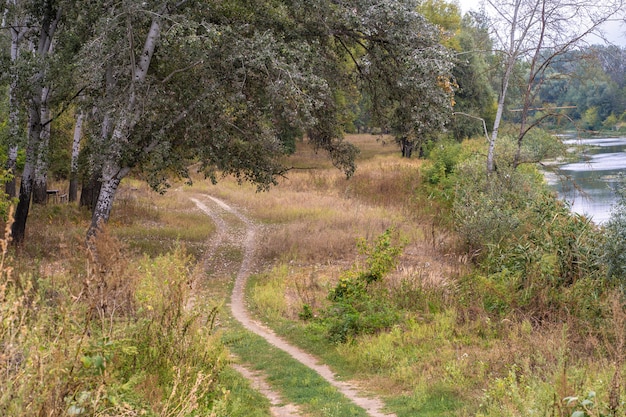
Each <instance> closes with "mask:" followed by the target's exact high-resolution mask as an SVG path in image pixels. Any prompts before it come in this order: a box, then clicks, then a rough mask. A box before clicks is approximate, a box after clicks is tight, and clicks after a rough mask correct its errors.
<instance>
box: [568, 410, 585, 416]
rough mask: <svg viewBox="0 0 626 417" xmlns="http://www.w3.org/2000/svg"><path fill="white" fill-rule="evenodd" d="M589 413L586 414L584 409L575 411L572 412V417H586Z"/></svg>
mask: <svg viewBox="0 0 626 417" xmlns="http://www.w3.org/2000/svg"><path fill="white" fill-rule="evenodd" d="M586 416H587V414H585V412H584V411H574V412H573V413H572V417H586Z"/></svg>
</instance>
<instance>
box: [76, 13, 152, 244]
mask: <svg viewBox="0 0 626 417" xmlns="http://www.w3.org/2000/svg"><path fill="white" fill-rule="evenodd" d="M160 34H161V21H160V18H159V17H155V18H154V19H153V20H152V22H151V24H150V30H149V31H148V34H147V35H146V40H145V43H144V47H143V50H142V52H141V56H140V57H139V59H138V60H137V61H136V62H137V63H136V64H135V66H133V68H132V71H133V74H132V85H131V88H130V92H129V93H128V100H127V102H126V111H125V112H123V113H122V114H121V115H120V116H119V118H118V119H117V120H116V122H115V128H114V129H113V133H112V135H111V138H110V140H109V146H108V152H107V156H106V159H105V160H104V163H103V169H102V187H101V189H100V194H99V195H98V201H97V202H96V205H95V207H94V210H93V214H92V217H91V225H90V226H89V230H88V231H87V238H88V239H90V238H92V237H94V236H95V235H96V234H97V232H98V230H99V229H100V227H101V226H102V224H104V223H106V222H107V221H108V220H109V217H110V215H111V209H112V208H113V201H114V200H115V194H116V192H117V188H118V187H119V184H120V181H121V180H122V179H123V178H124V177H125V176H126V175H128V173H129V172H130V169H131V167H129V166H124V167H122V166H120V162H119V161H120V160H121V158H122V153H123V151H124V148H125V146H126V145H127V144H128V138H129V135H131V134H132V132H133V129H134V128H135V126H136V124H137V121H138V120H139V118H140V117H141V108H138V107H137V105H136V101H137V93H136V92H137V89H138V88H140V86H141V85H142V84H143V83H144V81H145V80H146V76H147V74H148V69H149V68H150V63H151V61H152V56H153V54H154V50H155V48H156V45H157V43H158V41H159V37H160Z"/></svg>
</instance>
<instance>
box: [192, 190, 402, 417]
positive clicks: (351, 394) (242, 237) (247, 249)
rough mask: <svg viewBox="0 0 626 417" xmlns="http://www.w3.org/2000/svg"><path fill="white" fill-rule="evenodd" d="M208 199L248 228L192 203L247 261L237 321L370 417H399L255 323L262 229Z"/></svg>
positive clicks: (236, 299) (239, 283)
mask: <svg viewBox="0 0 626 417" xmlns="http://www.w3.org/2000/svg"><path fill="white" fill-rule="evenodd" d="M204 197H206V198H208V199H210V200H211V201H212V202H213V203H214V204H215V205H216V206H217V207H219V209H220V210H221V211H222V212H226V213H229V214H231V215H233V216H235V217H236V218H237V219H238V220H239V222H241V224H242V225H243V226H244V231H237V229H236V228H235V227H234V226H232V225H229V224H228V223H227V222H226V220H225V219H224V217H223V214H219V213H218V212H216V211H215V210H211V209H210V208H209V207H207V206H206V205H205V204H204V203H202V202H201V201H199V200H198V199H195V198H192V199H191V200H192V201H193V202H194V203H195V204H196V206H197V207H198V208H199V209H200V210H202V211H203V212H204V213H206V214H207V215H208V216H209V217H211V219H212V220H213V221H214V222H215V224H216V225H217V228H218V235H221V236H222V237H220V241H221V240H222V239H223V236H225V235H236V236H237V238H238V239H239V242H240V244H241V248H242V251H243V260H242V263H241V267H240V268H239V271H238V273H237V278H236V280H235V285H234V288H233V293H232V297H231V305H230V306H231V310H232V313H233V317H235V319H237V320H238V321H239V322H240V323H241V324H242V325H243V326H244V327H245V328H246V329H248V330H250V331H252V332H254V333H256V334H257V335H259V336H261V337H263V338H264V339H265V340H267V341H268V342H269V343H270V344H272V345H273V346H275V347H277V348H279V349H281V350H283V351H285V352H287V353H288V354H289V355H291V356H292V357H293V358H294V359H295V360H297V361H299V362H300V363H302V364H304V365H306V366H307V367H309V368H311V369H313V370H314V371H315V372H317V373H318V374H319V375H320V376H321V377H322V378H324V379H325V380H326V381H327V382H328V383H329V384H331V385H332V386H334V387H335V388H337V390H338V391H339V392H341V393H342V394H343V395H345V396H346V397H347V398H349V399H350V400H351V401H352V402H354V403H355V404H356V405H357V406H359V407H361V408H363V409H364V410H365V411H366V412H367V414H368V415H369V416H370V417H395V414H387V413H384V412H383V411H382V409H383V406H384V404H383V403H382V401H380V400H379V399H378V398H372V397H364V396H363V395H361V394H360V393H359V392H358V391H357V389H356V388H355V386H354V385H352V384H350V383H348V382H344V381H339V380H338V379H337V378H336V377H335V374H334V373H333V372H332V370H331V369H330V367H328V365H325V364H323V363H320V361H319V360H318V359H317V358H315V357H314V356H313V355H311V354H309V353H307V352H305V351H303V350H301V349H300V348H298V347H296V346H293V345H291V344H289V343H288V342H287V341H286V340H284V339H282V338H281V337H279V336H277V335H276V334H275V333H274V332H273V331H272V330H270V329H268V328H267V327H265V326H263V325H262V324H260V323H258V322H256V321H254V320H252V318H251V317H250V315H249V314H248V311H247V309H246V307H245V303H244V288H245V285H246V282H247V279H248V276H249V275H250V273H251V271H252V263H253V261H254V255H255V252H256V247H257V240H256V235H257V229H258V228H257V226H256V225H255V224H254V223H253V222H252V221H251V220H250V219H248V218H247V217H246V216H244V215H243V214H241V213H240V212H239V211H237V210H236V209H234V208H232V207H231V206H229V205H228V204H226V203H225V202H224V201H222V200H220V199H218V198H215V197H212V196H210V195H205V196H204Z"/></svg>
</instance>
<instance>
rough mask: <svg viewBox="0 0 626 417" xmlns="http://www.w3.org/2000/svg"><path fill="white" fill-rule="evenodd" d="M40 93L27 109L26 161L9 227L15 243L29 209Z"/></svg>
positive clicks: (23, 229)
mask: <svg viewBox="0 0 626 417" xmlns="http://www.w3.org/2000/svg"><path fill="white" fill-rule="evenodd" d="M39 99H41V95H39V97H37V95H35V96H34V98H33V101H35V102H34V103H31V104H30V110H29V129H28V146H27V147H26V162H25V164H24V170H23V171H22V182H21V184H20V193H19V202H18V204H17V208H16V209H15V219H14V221H13V225H12V227H11V236H12V237H13V243H14V244H15V245H18V246H19V245H21V244H22V243H23V242H24V236H25V232H26V220H27V219H28V212H29V209H30V200H31V195H32V192H33V180H34V175H35V149H36V148H37V145H38V143H39V138H40V134H41V119H40V116H41V113H40V112H39V103H38V102H37V100H39Z"/></svg>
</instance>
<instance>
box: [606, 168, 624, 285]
mask: <svg viewBox="0 0 626 417" xmlns="http://www.w3.org/2000/svg"><path fill="white" fill-rule="evenodd" d="M616 193H617V195H618V200H617V202H616V204H615V206H614V207H613V211H612V212H611V218H610V219H609V221H608V222H607V223H606V224H605V225H604V238H605V239H604V261H605V262H606V265H607V277H608V278H609V279H610V280H612V281H615V282H617V283H618V284H619V285H621V286H623V285H624V283H625V281H626V177H624V176H623V175H622V176H621V177H620V181H619V183H618V187H617V189H616Z"/></svg>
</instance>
